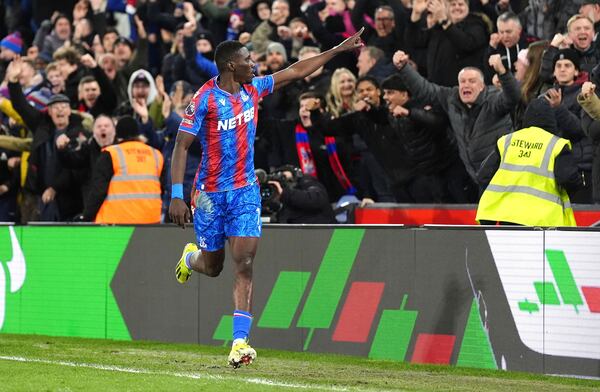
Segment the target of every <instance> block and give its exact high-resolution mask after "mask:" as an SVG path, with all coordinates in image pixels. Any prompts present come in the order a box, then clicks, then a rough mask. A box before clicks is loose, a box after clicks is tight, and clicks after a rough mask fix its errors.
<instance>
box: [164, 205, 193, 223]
mask: <svg viewBox="0 0 600 392" xmlns="http://www.w3.org/2000/svg"><path fill="white" fill-rule="evenodd" d="M169 216H170V217H171V221H172V222H173V223H175V224H177V225H178V226H181V227H182V228H184V229H185V224H186V223H189V222H190V218H191V213H190V209H189V208H188V206H187V204H185V201H183V200H181V199H171V205H170V206H169Z"/></svg>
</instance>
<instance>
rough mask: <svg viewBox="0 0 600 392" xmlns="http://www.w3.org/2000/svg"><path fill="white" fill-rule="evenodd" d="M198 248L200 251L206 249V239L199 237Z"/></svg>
mask: <svg viewBox="0 0 600 392" xmlns="http://www.w3.org/2000/svg"><path fill="white" fill-rule="evenodd" d="M198 246H199V247H200V248H202V249H206V238H204V237H199V238H198Z"/></svg>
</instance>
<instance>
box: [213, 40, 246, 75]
mask: <svg viewBox="0 0 600 392" xmlns="http://www.w3.org/2000/svg"><path fill="white" fill-rule="evenodd" d="M243 47H244V45H243V44H242V43H240V42H239V41H223V42H221V43H220V44H219V45H218V46H217V49H216V50H215V63H217V69H218V70H219V73H223V72H225V71H228V69H227V63H228V62H230V61H233V60H234V58H235V56H236V55H237V54H238V52H239V51H240V49H242V48H243Z"/></svg>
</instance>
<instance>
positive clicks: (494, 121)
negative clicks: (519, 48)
mask: <svg viewBox="0 0 600 392" xmlns="http://www.w3.org/2000/svg"><path fill="white" fill-rule="evenodd" d="M399 74H400V76H401V77H402V79H403V80H404V83H405V84H406V87H407V88H408V91H409V92H410V93H411V95H412V97H413V99H416V100H418V101H423V102H432V103H435V104H436V105H439V106H440V107H441V109H442V110H443V111H444V112H445V113H446V114H447V115H448V120H449V122H450V128H451V129H452V133H453V134H454V137H455V139H456V144H457V147H458V154H459V156H460V158H461V160H462V161H463V163H464V165H465V169H466V170H467V172H468V173H469V175H470V176H471V178H473V179H474V180H476V173H477V170H479V167H480V166H481V163H482V162H483V160H484V159H485V158H486V157H487V156H488V155H489V154H490V153H491V152H492V151H493V149H494V146H495V145H496V141H497V140H498V138H499V137H500V136H502V135H505V134H507V133H510V132H511V131H512V121H511V118H510V113H511V111H512V110H513V109H514V108H515V106H516V105H517V103H518V102H519V99H520V97H521V91H520V90H519V86H518V84H517V81H516V80H515V78H514V77H513V76H512V74H511V73H510V72H507V73H505V74H504V75H500V82H501V83H502V86H503V89H502V90H498V89H496V88H495V87H490V86H488V87H485V89H484V90H483V91H482V92H481V93H480V94H479V96H478V97H477V100H476V101H475V103H474V104H473V105H472V106H471V107H468V106H467V105H465V104H464V103H462V101H461V100H460V96H459V92H458V87H452V88H450V87H442V86H438V85H436V84H434V83H431V82H428V81H427V80H426V79H425V78H423V77H422V76H421V75H419V74H418V73H417V72H416V71H415V70H414V69H412V68H411V67H406V66H405V67H404V68H402V70H400V73H399Z"/></svg>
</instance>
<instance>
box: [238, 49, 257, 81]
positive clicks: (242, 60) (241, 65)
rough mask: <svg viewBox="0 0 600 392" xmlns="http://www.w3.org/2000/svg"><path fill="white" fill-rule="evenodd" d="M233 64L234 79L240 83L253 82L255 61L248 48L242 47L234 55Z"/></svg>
mask: <svg viewBox="0 0 600 392" xmlns="http://www.w3.org/2000/svg"><path fill="white" fill-rule="evenodd" d="M233 64H234V68H233V79H234V80H235V81H236V82H238V83H251V82H252V78H253V77H254V61H252V58H251V56H250V52H249V51H248V49H246V48H242V49H240V50H239V51H238V54H237V56H235V57H234V61H233Z"/></svg>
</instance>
